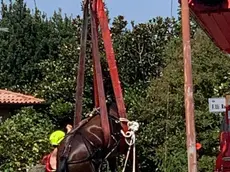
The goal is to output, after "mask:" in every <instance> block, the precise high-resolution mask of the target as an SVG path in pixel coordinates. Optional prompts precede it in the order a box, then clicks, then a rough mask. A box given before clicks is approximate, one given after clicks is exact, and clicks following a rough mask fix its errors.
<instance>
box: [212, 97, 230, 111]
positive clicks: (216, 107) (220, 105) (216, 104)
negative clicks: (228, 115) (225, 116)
mask: <svg viewBox="0 0 230 172" xmlns="http://www.w3.org/2000/svg"><path fill="white" fill-rule="evenodd" d="M208 103H209V112H225V111H226V109H225V98H224V97H220V98H209V99H208Z"/></svg>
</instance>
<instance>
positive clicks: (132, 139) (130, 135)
mask: <svg viewBox="0 0 230 172" xmlns="http://www.w3.org/2000/svg"><path fill="white" fill-rule="evenodd" d="M120 122H127V126H128V131H127V132H126V133H125V132H124V131H123V130H121V134H122V135H123V136H124V137H125V142H126V143H127V145H129V148H128V151H127V154H126V158H125V164H124V168H123V170H122V172H125V169H126V167H127V162H128V158H129V155H130V151H131V148H133V172H135V170H136V168H135V165H136V145H135V143H136V135H135V132H136V131H138V129H139V123H138V122H135V121H129V120H128V119H126V118H120Z"/></svg>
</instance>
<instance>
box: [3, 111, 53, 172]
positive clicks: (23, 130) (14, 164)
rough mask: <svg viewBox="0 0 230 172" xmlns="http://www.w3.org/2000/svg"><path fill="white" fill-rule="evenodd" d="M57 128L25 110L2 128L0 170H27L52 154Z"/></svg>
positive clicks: (39, 116) (38, 114)
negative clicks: (51, 138) (50, 137)
mask: <svg viewBox="0 0 230 172" xmlns="http://www.w3.org/2000/svg"><path fill="white" fill-rule="evenodd" d="M53 128H54V126H53V124H52V123H51V121H50V120H49V118H48V117H47V116H46V115H43V114H41V113H38V112H36V111H35V110H34V109H32V108H23V109H22V110H21V111H20V112H19V113H18V114H17V115H15V116H13V117H12V118H10V119H7V120H6V121H5V122H4V123H3V124H2V125H1V126H0V152H1V158H0V161H1V162H0V164H1V165H0V170H6V169H7V170H8V171H25V169H26V168H27V167H28V166H31V165H35V164H36V163H37V162H38V161H39V160H40V159H41V157H42V155H44V153H47V152H48V151H49V148H50V147H49V146H50V145H49V140H48V136H49V134H50V133H51V132H52V130H53Z"/></svg>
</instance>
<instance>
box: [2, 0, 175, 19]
mask: <svg viewBox="0 0 230 172" xmlns="http://www.w3.org/2000/svg"><path fill="white" fill-rule="evenodd" d="M5 1H6V2H7V0H5ZM35 1H36V4H37V7H38V8H39V9H40V10H41V11H44V12H45V13H47V14H48V16H51V15H52V14H53V11H54V10H57V9H58V8H61V9H62V11H63V13H66V14H68V15H71V14H72V15H73V16H76V15H82V12H81V11H80V8H81V7H80V2H81V0H35ZM25 2H26V3H27V5H28V6H29V7H30V8H34V0H25ZM105 2H106V4H107V6H108V8H109V12H110V17H115V16H117V15H124V16H125V19H126V20H128V21H131V20H134V21H135V23H139V22H146V21H148V20H149V19H151V18H153V17H156V16H163V17H166V16H171V0H105ZM177 7H178V0H173V16H176V15H177Z"/></svg>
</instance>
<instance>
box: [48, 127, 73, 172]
mask: <svg viewBox="0 0 230 172" xmlns="http://www.w3.org/2000/svg"><path fill="white" fill-rule="evenodd" d="M66 129H67V133H69V132H70V131H71V130H72V125H70V124H68V125H67V126H66ZM64 138H65V132H63V131H61V130H56V131H54V132H53V133H51V135H50V137H49V141H50V144H51V145H52V146H53V151H52V152H51V153H50V154H49V155H48V156H46V157H45V160H44V161H46V163H45V164H46V170H47V171H56V168H57V152H58V145H59V144H60V143H61V141H62V140H63V139H64Z"/></svg>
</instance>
